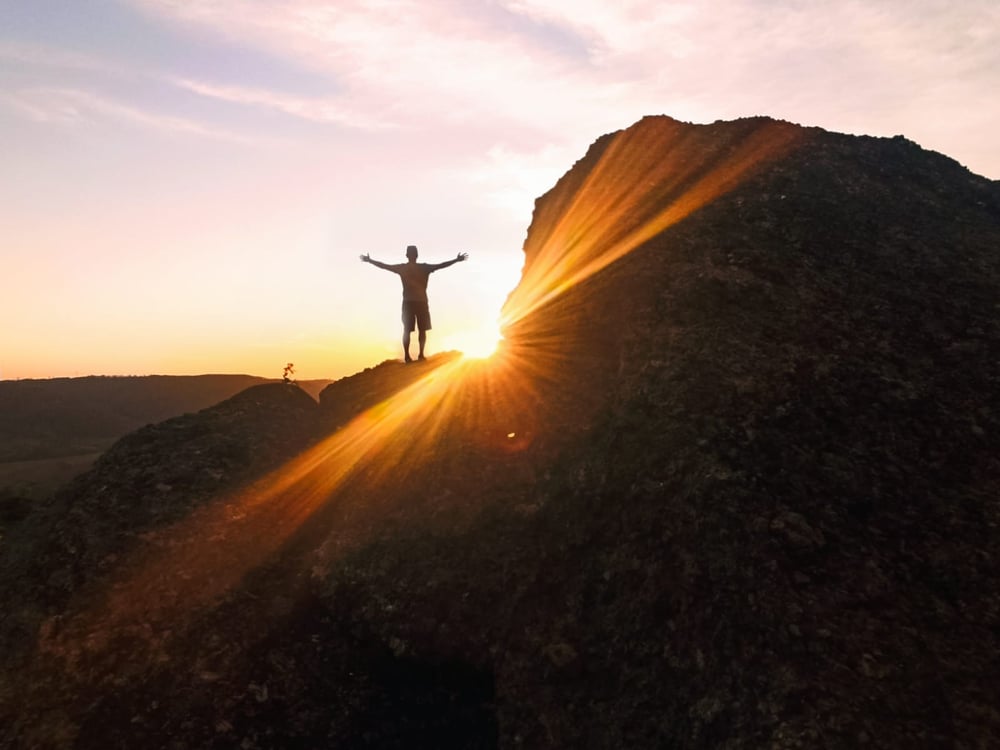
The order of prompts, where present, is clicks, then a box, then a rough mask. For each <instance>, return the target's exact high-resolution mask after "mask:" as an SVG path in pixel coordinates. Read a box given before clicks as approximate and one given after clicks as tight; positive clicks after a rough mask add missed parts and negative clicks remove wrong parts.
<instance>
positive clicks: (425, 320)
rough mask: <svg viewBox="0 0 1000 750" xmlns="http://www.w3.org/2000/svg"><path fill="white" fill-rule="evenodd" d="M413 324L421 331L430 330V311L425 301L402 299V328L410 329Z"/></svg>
mask: <svg viewBox="0 0 1000 750" xmlns="http://www.w3.org/2000/svg"><path fill="white" fill-rule="evenodd" d="M414 326H416V327H417V328H419V329H420V330H421V331H429V330H431V311H430V308H428V307H427V302H426V301H424V302H420V301H419V300H408V299H404V300H403V330H404V331H412V330H413V328H414Z"/></svg>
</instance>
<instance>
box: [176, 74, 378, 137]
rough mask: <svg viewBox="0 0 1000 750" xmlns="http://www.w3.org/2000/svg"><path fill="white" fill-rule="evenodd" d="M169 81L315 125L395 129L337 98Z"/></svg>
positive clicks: (194, 91) (201, 92)
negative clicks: (332, 124) (355, 109)
mask: <svg viewBox="0 0 1000 750" xmlns="http://www.w3.org/2000/svg"><path fill="white" fill-rule="evenodd" d="M167 80H168V81H169V82H170V83H172V84H173V85H174V86H177V87H178V88H182V89H185V90H187V91H191V92H193V93H195V94H199V95H200V96H205V97H209V98H212V99H219V100H222V101H226V102H232V103H236V104H246V105H251V106H257V107H263V108H266V109H271V110H275V111H277V112H282V113H284V114H286V115H290V116H292V117H298V118H301V119H305V120H311V121H313V122H321V123H335V124H338V125H345V126H349V127H355V128H364V129H371V130H379V129H385V128H391V127H393V125H392V123H389V122H387V121H380V120H377V119H373V118H372V117H370V116H369V115H367V114H364V113H359V112H356V111H354V109H353V108H352V107H350V106H348V105H347V104H346V103H345V102H342V101H338V100H334V99H322V98H306V97H299V96H290V95H287V94H284V93H281V92H278V91H269V90H266V89H260V88H248V87H245V86H223V85H218V84H213V83H206V82H203V81H194V80H191V79H187V78H168V79H167Z"/></svg>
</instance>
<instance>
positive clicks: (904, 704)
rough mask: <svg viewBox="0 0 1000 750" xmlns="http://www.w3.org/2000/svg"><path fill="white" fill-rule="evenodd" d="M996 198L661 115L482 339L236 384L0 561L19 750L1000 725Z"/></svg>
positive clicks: (83, 489) (124, 449)
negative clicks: (325, 378) (494, 331)
mask: <svg viewBox="0 0 1000 750" xmlns="http://www.w3.org/2000/svg"><path fill="white" fill-rule="evenodd" d="M998 248H1000V186H998V185H997V183H995V182H991V181H989V180H986V179H984V178H982V177H978V176H976V175H973V174H971V173H969V172H968V171H967V170H966V169H964V168H963V167H961V166H960V165H959V164H957V163H955V162H954V161H952V160H950V159H948V158H947V157H944V156H941V155H939V154H935V153H931V152H927V151H924V150H922V149H921V148H920V147H918V146H917V145H915V144H913V143H911V142H909V141H907V140H905V139H903V138H900V137H897V138H892V139H876V138H867V137H853V136H845V135H839V134H835V133H829V132H826V131H822V130H819V129H815V128H813V129H808V128H801V127H798V126H794V125H790V124H787V123H782V122H776V121H773V120H768V119H764V118H755V119H749V120H740V121H736V122H720V123H716V124H714V125H707V126H697V125H688V124H684V123H680V122H677V121H675V120H672V119H670V118H666V117H655V118H646V119H644V120H642V121H640V122H639V123H636V124H635V125H633V126H632V127H630V128H628V129H626V130H623V131H620V132H617V133H613V134H610V135H607V136H604V137H602V138H600V139H599V140H598V141H597V142H595V144H594V145H593V146H592V147H591V149H590V150H589V151H588V153H587V154H586V155H585V156H584V157H583V158H582V159H581V160H580V161H579V162H578V163H577V164H576V165H574V166H573V168H572V169H571V170H570V171H569V172H568V173H567V174H566V175H565V176H564V177H563V178H562V179H561V180H560V181H559V183H558V184H557V185H556V186H555V187H554V188H553V189H552V190H551V191H550V192H549V193H548V194H546V195H545V196H543V197H542V198H540V199H539V201H538V202H537V204H536V207H535V213H534V216H533V220H532V224H531V227H530V229H529V232H528V236H527V240H526V242H525V247H524V252H525V268H524V273H523V277H522V280H521V283H520V285H519V286H518V288H517V289H516V290H515V291H514V292H513V293H512V294H511V296H510V298H509V299H508V301H507V304H506V306H505V309H504V318H505V321H506V323H505V332H506V339H507V340H506V344H505V346H504V347H503V348H502V350H501V351H500V352H499V353H498V354H497V355H495V356H494V357H493V358H491V359H490V360H486V361H481V362H477V361H469V360H463V359H460V358H457V357H454V356H439V357H436V358H432V360H431V361H429V362H427V363H426V364H425V365H422V366H420V365H414V366H404V365H402V364H400V363H394V362H388V363H383V364H382V365H379V366H378V367H375V368H372V369H371V370H367V371H365V372H363V373H359V374H358V375H355V376H353V377H352V378H347V379H344V380H342V381H338V382H336V383H334V384H332V385H331V386H329V387H328V388H327V389H326V390H325V391H324V392H323V394H322V396H321V399H320V403H319V404H317V403H316V402H314V401H312V400H311V399H309V398H308V397H307V396H306V395H305V394H303V393H301V392H300V391H298V390H297V389H295V388H294V387H290V386H284V385H281V384H272V385H266V386H259V387H256V388H252V389H250V390H248V391H245V392H244V393H241V394H239V395H238V396H236V397H234V398H233V399H230V400H229V401H226V402H224V403H222V404H219V405H218V406H216V407H213V408H212V409H209V410H206V411H204V412H202V413H200V414H198V415H190V416H187V417H183V418H179V419H174V420H169V421H167V422H164V423H162V424H159V425H154V426H150V427H147V428H144V429H143V430H140V431H139V432H137V433H134V434H132V435H130V436H128V437H126V438H124V439H122V440H121V441H120V442H119V443H118V444H116V445H115V446H114V447H113V448H112V449H111V450H110V451H109V452H108V453H107V454H106V455H105V456H104V457H103V458H102V459H101V461H100V462H98V464H97V465H96V466H95V467H94V469H93V470H92V471H91V472H90V473H89V474H87V475H85V476H83V477H80V478H79V479H78V480H76V481H75V482H74V483H73V484H72V485H71V486H70V487H68V488H67V489H66V490H65V491H64V492H63V493H62V494H61V495H60V496H59V497H58V498H56V500H55V501H54V502H53V503H52V505H51V506H50V507H47V508H46V511H45V513H43V514H36V515H33V516H31V517H29V518H28V519H26V520H25V521H24V522H22V523H21V524H19V525H17V526H16V527H15V528H13V529H12V530H10V531H9V532H8V533H7V536H5V537H4V539H3V541H2V545H3V546H2V547H0V597H2V600H3V601H4V602H5V605H6V606H5V607H4V609H3V612H2V613H0V618H2V620H0V638H2V640H0V653H2V654H3V655H2V657H0V659H2V664H3V673H2V674H3V680H2V682H0V743H3V744H4V745H5V746H10V747H69V746H75V747H87V748H89V747H93V748H98V747H100V748H108V747H150V748H158V747H163V748H167V747H170V748H178V747H241V748H265V747H274V748H278V747H352V748H354V747H357V748H388V747H394V748H404V747H405V748H416V747H428V748H430V747H434V748H442V747H456V748H494V747H504V748H513V747H527V748H542V747H559V748H562V747H595V748H597V747H600V748H646V747H648V748H659V747H684V748H689V747H692V748H696V747H706V748H708V747H713V748H714V747H729V748H757V747H762V746H771V747H782V748H792V747H803V748H806V747H808V748H812V747H818V746H824V747H825V746H832V747H856V746H870V747H886V748H890V747H891V748H896V747H991V746H997V745H1000V713H998V712H997V710H996V708H995V703H996V700H995V696H996V695H997V694H998V693H1000V669H998V666H1000V665H998V654H1000V643H998V639H1000V587H998V583H1000V541H998V539H1000V537H998V534H997V531H998V528H997V525H998V522H1000V457H998V453H997V451H996V445H997V436H998V434H1000V382H998V381H1000V368H998V367H997V363H998V360H1000V315H998V300H1000V252H998Z"/></svg>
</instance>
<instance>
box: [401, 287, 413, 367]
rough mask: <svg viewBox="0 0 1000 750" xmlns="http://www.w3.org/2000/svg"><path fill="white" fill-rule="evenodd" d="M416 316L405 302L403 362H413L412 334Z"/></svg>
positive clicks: (404, 301)
mask: <svg viewBox="0 0 1000 750" xmlns="http://www.w3.org/2000/svg"><path fill="white" fill-rule="evenodd" d="M414 322H415V316H414V313H413V310H412V309H411V307H410V305H408V304H407V303H406V300H403V361H404V362H412V361H413V358H412V357H411V356H410V332H411V331H412V330H413V325H414Z"/></svg>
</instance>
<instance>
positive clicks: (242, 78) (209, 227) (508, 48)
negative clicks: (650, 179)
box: [0, 0, 1000, 379]
mask: <svg viewBox="0 0 1000 750" xmlns="http://www.w3.org/2000/svg"><path fill="white" fill-rule="evenodd" d="M998 92H1000V3H997V2H996V0H940V1H937V0H935V1H930V0H882V1H880V0H858V1H854V0H843V1H838V2H832V1H831V2H804V1H802V0H778V1H775V0H706V1H705V2H659V1H656V0H635V1H632V0H616V1H615V2H608V1H605V0H600V1H598V0H483V1H482V2H475V1H474V0H462V1H459V0H412V1H407V0H400V1H398V2H396V1H394V0H369V1H368V2H365V1H363V0H337V1H330V2H322V1H319V0H271V1H267V0H0V261H2V262H0V378H4V379H13V378H38V377H53V376H64V375H89V374H109V375H142V374H151V373H164V374H199V373H223V372H225V373H249V374H254V375H262V376H267V377H281V374H282V368H283V367H284V365H285V363H286V362H294V363H295V365H296V374H297V376H298V377H301V378H330V377H340V376H343V375H347V374H350V373H353V372H355V371H357V370H359V369H362V368H364V367H366V366H371V365H375V364H377V363H378V362H380V361H382V360H384V359H387V358H390V357H398V356H400V346H399V332H400V331H399V328H400V326H399V298H400V293H399V281H398V279H397V278H396V277H395V276H392V275H390V274H387V273H385V272H383V271H379V270H377V269H375V268H373V267H370V266H367V265H364V264H362V263H361V262H360V261H359V259H358V256H359V254H361V253H364V252H370V253H371V254H372V255H373V257H375V258H377V259H379V260H383V261H387V262H403V261H404V260H405V258H404V250H405V247H406V245H408V244H416V245H417V246H418V247H419V248H420V253H421V260H424V261H431V262H434V261H441V260H447V259H450V258H452V257H454V256H455V254H456V253H457V252H468V253H469V255H470V259H469V262H468V263H464V264H459V265H456V266H454V267H452V268H449V269H447V270H443V271H441V272H439V273H438V274H435V275H434V276H433V277H432V278H431V283H430V298H431V311H432V314H433V317H434V330H433V331H432V332H431V335H430V343H429V350H430V351H440V350H442V349H448V348H463V346H465V345H466V343H467V342H469V341H473V340H476V339H477V338H482V337H483V336H484V334H483V331H484V330H485V331H490V330H492V331H495V330H496V319H497V314H498V312H499V308H500V306H501V304H502V302H503V300H504V298H505V297H506V295H507V293H508V292H509V291H510V290H511V289H512V288H513V286H514V285H515V284H516V283H517V279H518V277H519V273H520V269H521V264H522V253H521V245H522V243H523V241H524V237H525V232H526V230H527V227H528V225H529V223H530V221H531V212H532V207H533V202H534V200H535V198H536V197H538V196H540V195H541V194H542V193H544V192H545V191H546V190H547V189H549V188H550V187H551V186H552V185H553V184H554V182H555V181H556V180H557V179H558V178H559V176H560V175H562V174H563V173H564V172H565V171H566V170H568V169H569V168H570V167H571V166H572V165H573V163H574V162H575V161H576V160H577V159H579V158H580V157H581V156H582V155H583V154H584V153H585V151H586V149H587V147H588V145H589V144H590V143H591V142H592V141H594V140H595V139H596V138H597V137H598V136H600V135H601V134H603V133H606V132H610V131H613V130H618V129H621V128H625V127H627V126H629V125H631V124H632V123H633V122H635V121H636V120H638V119H639V118H641V117H642V116H644V115H649V114H668V115H671V116H673V117H676V118H678V119H681V120H685V121H691V122H712V121H714V120H718V119H734V118H738V117H744V116H751V115H758V114H762V115H770V116H773V117H777V118H781V119H785V120H790V121H792V122H797V123H801V124H803V125H818V126H820V127H823V128H826V129H829V130H836V131H841V132H849V133H866V134H870V135H879V136H892V135H896V134H903V135H905V136H906V137H907V138H910V139H911V140H914V141H916V142H917V143H919V144H920V145H922V146H923V147H925V148H928V149H933V150H935V151H940V152H942V153H945V154H947V155H949V156H951V157H953V158H955V159H957V160H958V161H960V162H961V163H962V164H964V165H966V166H967V167H969V169H971V170H972V171H974V172H976V173H978V174H982V175H985V176H987V177H990V178H993V179H997V178H1000V140H998V139H997V137H996V133H997V132H1000V95H998Z"/></svg>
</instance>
